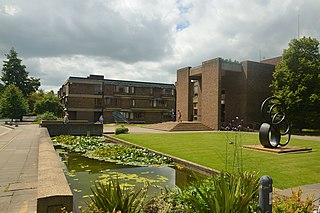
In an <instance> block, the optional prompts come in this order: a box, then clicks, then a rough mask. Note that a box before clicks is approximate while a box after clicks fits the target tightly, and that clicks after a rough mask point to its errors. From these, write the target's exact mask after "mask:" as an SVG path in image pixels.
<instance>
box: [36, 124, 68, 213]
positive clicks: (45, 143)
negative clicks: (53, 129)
mask: <svg viewBox="0 0 320 213" xmlns="http://www.w3.org/2000/svg"><path fill="white" fill-rule="evenodd" d="M38 157H39V158H38V196H37V212H38V213H45V212H49V213H51V212H61V208H63V207H65V208H66V210H67V211H68V212H70V211H72V208H73V195H72V192H71V190H70V187H69V184H68V182H67V179H66V177H65V175H64V172H63V170H62V167H61V163H60V161H59V159H58V157H57V154H56V152H55V149H54V147H53V143H52V141H51V138H50V135H49V132H48V130H47V128H41V129H40V138H39V156H38Z"/></svg>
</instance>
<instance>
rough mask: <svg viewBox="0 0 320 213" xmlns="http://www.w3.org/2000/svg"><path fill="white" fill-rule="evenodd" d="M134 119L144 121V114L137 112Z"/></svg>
mask: <svg viewBox="0 0 320 213" xmlns="http://www.w3.org/2000/svg"><path fill="white" fill-rule="evenodd" d="M134 118H135V119H144V112H135V113H134Z"/></svg>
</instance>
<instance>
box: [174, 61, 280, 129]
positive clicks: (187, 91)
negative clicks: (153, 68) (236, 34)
mask: <svg viewBox="0 0 320 213" xmlns="http://www.w3.org/2000/svg"><path fill="white" fill-rule="evenodd" d="M279 61H281V57H277V58H273V59H269V60H265V61H261V62H253V61H244V62H241V63H240V62H232V61H230V60H224V59H221V58H215V59H212V60H208V61H204V62H202V64H201V65H200V66H197V67H185V68H182V69H179V70H178V71H177V82H176V93H177V95H176V98H177V100H176V109H177V110H180V111H181V113H182V120H183V121H198V122H201V123H203V124H204V125H206V126H208V127H210V128H212V129H215V130H218V129H220V128H221V127H222V126H225V125H227V124H229V123H230V122H232V120H234V119H235V118H236V117H238V118H239V121H240V120H242V123H243V124H242V125H243V126H244V125H245V126H248V125H249V126H250V127H251V128H253V127H255V126H256V125H257V124H258V123H259V124H260V122H261V115H260V105H261V103H262V101H263V100H264V99H265V98H267V97H268V96H270V95H271V89H270V87H269V86H270V84H271V81H272V73H273V72H274V70H275V65H276V64H277V63H278V62H279Z"/></svg>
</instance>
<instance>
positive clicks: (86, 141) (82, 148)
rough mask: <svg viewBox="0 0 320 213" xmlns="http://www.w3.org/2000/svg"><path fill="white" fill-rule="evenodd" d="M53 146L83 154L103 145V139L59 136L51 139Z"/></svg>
mask: <svg viewBox="0 0 320 213" xmlns="http://www.w3.org/2000/svg"><path fill="white" fill-rule="evenodd" d="M51 140H52V142H53V144H54V145H55V146H61V147H63V148H67V149H68V150H70V151H73V152H81V153H85V152H87V151H90V150H95V149H97V148H99V147H102V146H104V145H105V142H104V140H105V139H104V137H99V136H73V135H59V136H55V137H52V138H51Z"/></svg>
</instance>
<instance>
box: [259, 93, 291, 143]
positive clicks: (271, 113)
mask: <svg viewBox="0 0 320 213" xmlns="http://www.w3.org/2000/svg"><path fill="white" fill-rule="evenodd" d="M261 113H262V117H263V119H264V122H263V123H262V124H261V126H260V130H259V139H260V143H261V145H262V146H264V147H265V148H276V147H278V145H280V146H286V145H287V144H288V143H289V141H290V138H291V124H290V122H289V120H288V118H287V115H286V108H285V105H284V104H283V103H282V101H281V100H280V99H279V98H276V97H269V98H267V99H265V100H264V101H263V102H262V104H261ZM283 135H288V138H287V140H286V141H285V142H284V143H282V142H281V136H283Z"/></svg>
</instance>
